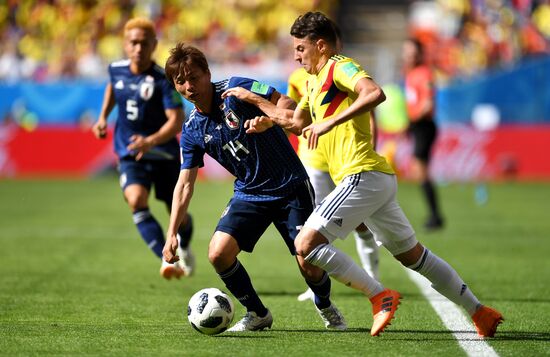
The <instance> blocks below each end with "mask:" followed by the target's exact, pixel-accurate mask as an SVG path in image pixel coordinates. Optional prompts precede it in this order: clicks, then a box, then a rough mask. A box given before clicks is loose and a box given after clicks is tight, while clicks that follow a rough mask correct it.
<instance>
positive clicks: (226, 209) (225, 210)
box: [220, 205, 231, 218]
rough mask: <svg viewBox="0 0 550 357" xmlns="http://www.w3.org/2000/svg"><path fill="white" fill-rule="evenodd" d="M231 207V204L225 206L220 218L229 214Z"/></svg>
mask: <svg viewBox="0 0 550 357" xmlns="http://www.w3.org/2000/svg"><path fill="white" fill-rule="evenodd" d="M230 208H231V205H229V206H227V207H225V209H224V210H223V212H222V215H221V217H220V218H223V217H224V216H225V215H226V214H227V212H229V209H230Z"/></svg>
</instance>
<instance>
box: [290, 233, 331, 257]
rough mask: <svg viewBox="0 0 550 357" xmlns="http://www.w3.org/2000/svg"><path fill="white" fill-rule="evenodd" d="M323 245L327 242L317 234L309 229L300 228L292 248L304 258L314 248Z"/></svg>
mask: <svg viewBox="0 0 550 357" xmlns="http://www.w3.org/2000/svg"><path fill="white" fill-rule="evenodd" d="M323 243H328V241H327V240H326V239H325V238H324V237H323V236H322V235H321V234H320V233H319V232H317V231H315V230H313V229H310V228H302V230H301V231H300V234H298V237H296V239H295V240H294V247H295V248H296V253H297V254H298V255H299V256H301V257H304V258H305V257H307V256H308V255H309V253H311V252H312V251H313V249H315V247H317V246H318V245H320V244H323Z"/></svg>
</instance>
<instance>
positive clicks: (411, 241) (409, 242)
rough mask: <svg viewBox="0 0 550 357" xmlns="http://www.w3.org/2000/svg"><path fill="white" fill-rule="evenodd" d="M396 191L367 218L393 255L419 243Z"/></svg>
mask: <svg viewBox="0 0 550 357" xmlns="http://www.w3.org/2000/svg"><path fill="white" fill-rule="evenodd" d="M395 186H397V183H395ZM395 192H396V190H395V191H394V193H393V194H392V196H391V197H390V198H389V200H388V201H387V202H386V203H385V204H384V205H382V206H381V207H380V208H379V209H378V210H377V211H376V212H374V213H373V214H372V215H370V216H369V217H367V220H366V223H367V226H368V227H369V229H370V230H371V231H372V233H373V234H374V237H375V239H376V240H377V241H378V242H380V243H381V244H382V245H383V246H384V247H386V249H388V250H389V251H390V253H391V254H392V255H398V254H402V253H404V252H407V251H409V250H410V249H412V248H413V247H414V246H415V245H416V244H417V243H418V241H417V240H416V236H415V232H414V229H413V228H412V225H411V224H410V222H409V220H408V219H407V217H406V216H405V213H404V212H403V209H402V208H401V206H400V205H399V203H398V202H397V198H396V194H395Z"/></svg>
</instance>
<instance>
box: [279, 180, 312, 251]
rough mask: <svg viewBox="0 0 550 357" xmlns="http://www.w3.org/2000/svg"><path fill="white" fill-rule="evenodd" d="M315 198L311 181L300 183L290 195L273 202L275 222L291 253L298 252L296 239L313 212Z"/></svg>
mask: <svg viewBox="0 0 550 357" xmlns="http://www.w3.org/2000/svg"><path fill="white" fill-rule="evenodd" d="M313 201H314V198H313V192H312V187H311V184H310V183H309V181H305V182H304V183H302V184H300V185H299V186H297V187H296V189H295V190H294V193H293V194H291V195H289V196H288V197H286V198H284V199H281V200H277V201H276V202H273V203H274V204H276V206H275V205H274V207H273V211H272V215H273V224H274V225H275V228H277V230H278V231H279V234H280V235H281V237H282V238H283V240H284V242H285V244H286V246H287V247H288V250H289V251H290V254H292V255H295V254H296V248H295V245H294V241H295V239H296V237H297V236H298V233H299V232H300V229H301V228H302V227H303V226H304V224H305V222H306V221H307V219H308V218H309V216H310V215H311V213H312V212H313V205H314V202H313Z"/></svg>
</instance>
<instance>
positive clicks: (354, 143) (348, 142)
mask: <svg viewBox="0 0 550 357" xmlns="http://www.w3.org/2000/svg"><path fill="white" fill-rule="evenodd" d="M361 78H370V76H369V75H368V74H367V72H365V70H363V69H362V68H361V66H360V65H359V64H358V63H357V62H355V61H354V60H352V59H351V58H349V57H345V56H342V55H335V56H333V57H331V58H330V59H329V60H328V61H327V63H326V64H325V65H324V67H323V68H322V69H321V71H320V72H319V74H317V75H311V76H310V77H309V78H308V81H307V86H306V91H307V94H306V95H305V96H303V97H302V99H301V101H300V103H299V104H298V107H299V108H301V109H302V110H308V111H309V112H310V114H311V119H312V121H313V122H314V123H315V122H321V121H325V120H328V119H330V118H332V117H334V116H336V115H338V114H339V113H341V112H342V111H344V110H345V109H347V108H348V107H349V106H350V105H351V104H352V103H353V102H354V101H355V100H356V99H357V94H356V93H355V92H354V88H355V85H356V84H357V82H358V81H359V80H360V79H361ZM370 115H371V114H370V112H366V113H364V114H361V115H358V116H355V117H353V118H351V119H350V120H348V121H346V122H344V123H342V124H340V125H337V126H335V127H334V128H332V130H331V131H329V132H328V133H326V134H325V135H322V136H321V137H320V138H319V142H318V146H317V149H316V151H318V152H319V153H320V154H321V155H323V158H324V159H325V160H326V162H327V163H328V166H329V173H330V176H331V177H332V180H333V181H334V182H335V183H336V184H339V183H340V182H341V181H342V180H343V179H344V178H345V177H347V176H349V175H353V174H356V173H359V172H364V171H381V172H385V173H388V174H394V171H393V169H392V167H391V166H390V165H389V164H388V162H387V161H386V159H384V158H383V157H382V156H380V155H378V153H376V151H374V149H373V147H372V144H371V136H372V134H371V127H370Z"/></svg>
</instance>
